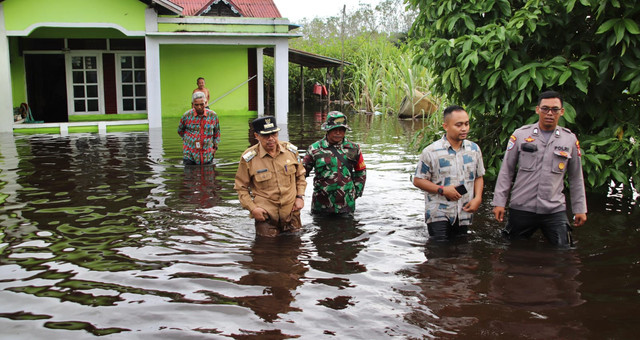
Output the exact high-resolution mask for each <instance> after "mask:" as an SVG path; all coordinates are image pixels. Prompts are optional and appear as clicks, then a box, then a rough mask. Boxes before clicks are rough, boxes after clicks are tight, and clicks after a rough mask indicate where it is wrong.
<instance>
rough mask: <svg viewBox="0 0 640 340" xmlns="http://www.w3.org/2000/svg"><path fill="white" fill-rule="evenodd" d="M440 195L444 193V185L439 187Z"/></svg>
mask: <svg viewBox="0 0 640 340" xmlns="http://www.w3.org/2000/svg"><path fill="white" fill-rule="evenodd" d="M438 195H441V196H442V195H444V187H443V186H442V185H441V186H439V187H438Z"/></svg>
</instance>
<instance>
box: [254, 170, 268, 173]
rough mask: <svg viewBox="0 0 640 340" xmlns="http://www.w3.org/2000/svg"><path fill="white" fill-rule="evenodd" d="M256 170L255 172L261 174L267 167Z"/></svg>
mask: <svg viewBox="0 0 640 340" xmlns="http://www.w3.org/2000/svg"><path fill="white" fill-rule="evenodd" d="M256 172H257V173H259V174H261V173H263V172H267V169H260V170H258V171H256Z"/></svg>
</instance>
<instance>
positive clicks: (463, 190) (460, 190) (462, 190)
mask: <svg viewBox="0 0 640 340" xmlns="http://www.w3.org/2000/svg"><path fill="white" fill-rule="evenodd" d="M456 191H457V192H458V193H459V194H460V195H464V194H466V193H467V188H466V187H465V186H464V184H460V185H458V186H457V187H456Z"/></svg>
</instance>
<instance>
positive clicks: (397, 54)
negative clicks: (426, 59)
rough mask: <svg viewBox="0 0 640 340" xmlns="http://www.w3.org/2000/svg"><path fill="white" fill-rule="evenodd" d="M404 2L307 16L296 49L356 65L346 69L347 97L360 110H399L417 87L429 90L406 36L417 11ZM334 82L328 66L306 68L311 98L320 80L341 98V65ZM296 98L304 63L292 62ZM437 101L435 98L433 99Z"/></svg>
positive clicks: (268, 71) (425, 71) (425, 72)
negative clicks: (317, 16) (404, 100)
mask: <svg viewBox="0 0 640 340" xmlns="http://www.w3.org/2000/svg"><path fill="white" fill-rule="evenodd" d="M401 3H402V2H401V0H386V1H383V2H381V3H380V4H379V5H378V6H376V7H375V8H372V7H371V6H370V5H368V4H360V7H359V8H357V9H356V10H355V11H351V12H348V13H345V15H344V17H343V16H342V15H339V16H335V17H329V18H315V19H313V20H306V19H305V20H303V22H302V23H300V24H301V28H300V29H299V33H301V34H302V35H303V36H302V37H301V38H300V39H296V40H292V41H291V47H292V48H295V49H300V50H304V51H307V52H311V53H316V54H320V55H324V56H328V57H332V58H335V59H338V60H345V61H347V62H349V63H351V64H352V65H348V66H345V67H344V80H343V93H344V95H343V99H344V100H347V101H350V102H351V103H352V105H353V109H354V110H356V111H368V112H373V111H381V112H385V113H397V112H398V110H399V109H400V104H401V103H402V100H403V98H404V97H406V96H409V97H410V98H411V96H412V94H413V91H414V90H418V91H421V92H423V93H427V94H430V92H429V87H430V86H429V83H430V81H431V78H432V77H431V75H430V74H429V72H428V69H427V68H425V67H424V66H422V65H418V64H414V63H413V62H412V60H413V58H414V55H413V52H412V51H411V50H409V49H407V48H406V47H405V43H404V42H402V41H401V40H402V39H403V37H405V36H406V33H405V32H406V31H407V30H408V29H409V27H410V24H411V22H413V19H414V18H415V15H416V13H415V12H413V11H405V10H404V8H403V6H402V4H401ZM330 72H332V73H331V77H332V79H333V82H332V84H331V85H328V84H327V70H326V69H324V68H322V69H308V68H305V69H304V84H302V85H303V86H302V88H303V89H304V91H305V97H307V98H309V97H311V96H312V93H311V92H312V89H313V85H314V84H315V83H320V84H325V85H327V86H328V88H329V92H330V93H331V99H339V95H340V76H341V75H340V69H339V68H336V69H334V70H332V71H330ZM272 74H273V72H272V64H271V62H270V60H269V59H267V62H265V75H266V76H265V81H266V82H267V83H269V82H270V81H271V77H270V75H272ZM289 75H290V77H289V87H290V88H291V89H292V91H291V95H292V96H291V99H293V100H296V99H298V98H300V92H299V91H300V88H301V84H300V81H301V77H300V67H299V66H298V65H295V64H290V66H289ZM434 101H435V100H434Z"/></svg>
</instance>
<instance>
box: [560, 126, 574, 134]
mask: <svg viewBox="0 0 640 340" xmlns="http://www.w3.org/2000/svg"><path fill="white" fill-rule="evenodd" d="M561 128H562V130H564V132H568V133H573V132H571V130H569V129H567V128H566V127H564V126H562V127H561Z"/></svg>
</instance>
